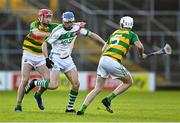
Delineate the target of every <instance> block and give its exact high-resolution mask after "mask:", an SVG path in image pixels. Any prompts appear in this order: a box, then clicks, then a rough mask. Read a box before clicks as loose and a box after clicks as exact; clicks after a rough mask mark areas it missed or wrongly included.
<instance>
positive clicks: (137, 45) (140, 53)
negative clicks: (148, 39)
mask: <svg viewBox="0 0 180 123" xmlns="http://www.w3.org/2000/svg"><path fill="white" fill-rule="evenodd" d="M134 44H135V46H136V47H137V48H138V51H139V56H140V58H145V56H146V54H145V53H144V46H143V44H142V43H141V42H140V41H135V43H134Z"/></svg>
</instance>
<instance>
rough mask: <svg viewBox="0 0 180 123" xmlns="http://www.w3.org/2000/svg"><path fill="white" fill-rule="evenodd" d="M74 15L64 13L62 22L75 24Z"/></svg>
mask: <svg viewBox="0 0 180 123" xmlns="http://www.w3.org/2000/svg"><path fill="white" fill-rule="evenodd" d="M74 20H75V18H74V14H73V13H72V12H64V13H63V15H62V21H63V22H65V23H66V22H74Z"/></svg>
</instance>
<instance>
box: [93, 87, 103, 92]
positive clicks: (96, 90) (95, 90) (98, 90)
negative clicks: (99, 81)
mask: <svg viewBox="0 0 180 123" xmlns="http://www.w3.org/2000/svg"><path fill="white" fill-rule="evenodd" d="M101 91H102V88H94V92H95V93H100V92H101Z"/></svg>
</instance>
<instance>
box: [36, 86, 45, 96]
mask: <svg viewBox="0 0 180 123" xmlns="http://www.w3.org/2000/svg"><path fill="white" fill-rule="evenodd" d="M46 90H47V88H43V87H41V88H40V90H39V91H38V92H37V93H38V94H40V95H42V94H43V93H44V91H46Z"/></svg>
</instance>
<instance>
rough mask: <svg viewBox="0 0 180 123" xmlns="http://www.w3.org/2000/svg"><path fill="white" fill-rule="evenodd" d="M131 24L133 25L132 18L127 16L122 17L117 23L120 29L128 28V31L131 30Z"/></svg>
mask: <svg viewBox="0 0 180 123" xmlns="http://www.w3.org/2000/svg"><path fill="white" fill-rule="evenodd" d="M133 23H134V21H133V18H132V17H129V16H124V17H122V18H121V20H120V22H119V24H120V27H121V28H128V29H132V27H133Z"/></svg>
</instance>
